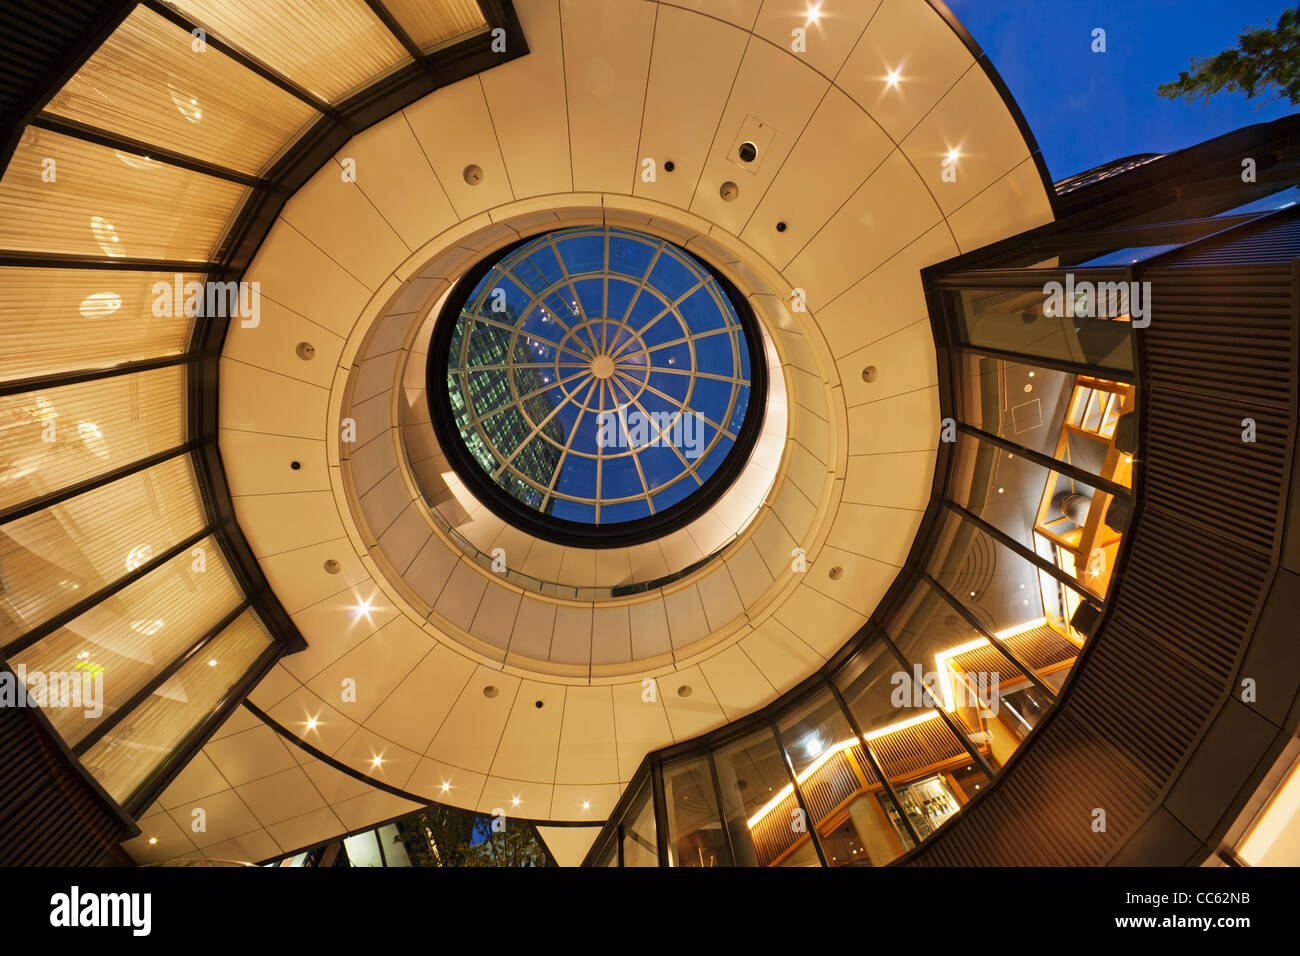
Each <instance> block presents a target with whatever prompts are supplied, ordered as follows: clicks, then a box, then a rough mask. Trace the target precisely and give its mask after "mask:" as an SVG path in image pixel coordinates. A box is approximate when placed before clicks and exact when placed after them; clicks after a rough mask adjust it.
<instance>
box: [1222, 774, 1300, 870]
mask: <svg viewBox="0 0 1300 956" xmlns="http://www.w3.org/2000/svg"><path fill="white" fill-rule="evenodd" d="M1297 815H1300V763H1297V764H1296V766H1295V767H1293V768H1292V769H1291V774H1290V775H1289V776H1288V777H1287V779H1286V782H1285V783H1284V784H1282V786H1281V787H1279V788H1278V791H1277V794H1276V795H1275V796H1274V797H1273V799H1272V800H1270V801H1269V804H1268V808H1267V809H1266V810H1265V811H1264V812H1263V813H1262V814H1261V815H1260V817H1259V820H1258V821H1257V822H1256V823H1255V825H1254V826H1253V827H1251V829H1250V832H1249V833H1248V834H1247V835H1246V839H1245V840H1243V841H1242V842H1241V847H1240V849H1238V850H1237V855H1238V856H1239V857H1241V858H1242V859H1243V860H1245V861H1246V862H1247V863H1249V864H1250V865H1251V866H1268V865H1270V863H1269V861H1268V860H1267V859H1266V856H1267V854H1268V853H1269V851H1270V850H1273V849H1274V848H1275V847H1276V849H1278V850H1279V851H1283V852H1285V851H1286V849H1287V847H1288V846H1290V847H1291V848H1292V850H1293V849H1294V847H1295V844H1296V841H1295V838H1294V836H1292V835H1291V834H1292V833H1293V831H1292V830H1291V824H1292V822H1293V821H1294V820H1295V818H1296V817H1297ZM1279 862H1281V861H1279ZM1288 862H1289V861H1288ZM1273 865H1276V864H1273Z"/></svg>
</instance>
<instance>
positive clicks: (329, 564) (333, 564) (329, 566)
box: [325, 558, 343, 574]
mask: <svg viewBox="0 0 1300 956" xmlns="http://www.w3.org/2000/svg"><path fill="white" fill-rule="evenodd" d="M342 570H343V565H341V564H339V563H338V562H337V561H335V560H334V559H333V558H330V559H329V560H328V561H326V562H325V573H326V574H338V573H339V572H340V571H342Z"/></svg>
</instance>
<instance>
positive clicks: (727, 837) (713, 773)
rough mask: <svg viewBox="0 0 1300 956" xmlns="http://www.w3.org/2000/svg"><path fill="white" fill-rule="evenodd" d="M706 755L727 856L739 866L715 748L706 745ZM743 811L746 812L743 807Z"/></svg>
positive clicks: (733, 863) (732, 864)
mask: <svg viewBox="0 0 1300 956" xmlns="http://www.w3.org/2000/svg"><path fill="white" fill-rule="evenodd" d="M704 756H705V758H706V759H707V760H708V762H709V778H710V779H711V780H712V781H713V799H714V800H715V801H716V802H715V803H714V807H715V808H716V811H717V814H718V823H719V824H720V825H721V827H722V839H723V841H724V842H725V843H726V845H727V856H728V858H729V859H730V861H731V862H730V865H731V866H739V865H740V864H739V862H737V861H738V860H739V859H740V858H739V857H738V856H737V855H736V844H735V840H734V839H733V838H732V836H731V826H730V825H729V824H728V823H727V809H726V805H725V804H724V803H723V802H722V783H721V782H720V781H719V780H718V765H717V762H716V761H714V759H713V748H712V747H705V748H704ZM741 812H742V813H743V812H744V808H743V807H742V808H741Z"/></svg>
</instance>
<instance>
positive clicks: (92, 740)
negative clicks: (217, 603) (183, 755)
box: [72, 596, 252, 757]
mask: <svg viewBox="0 0 1300 956" xmlns="http://www.w3.org/2000/svg"><path fill="white" fill-rule="evenodd" d="M251 606H252V600H251V599H250V598H248V597H247V596H245V597H244V598H242V599H241V600H240V601H239V602H238V603H237V604H236V605H235V607H234V609H233V610H231V611H230V612H229V613H227V614H226V615H224V616H223V617H222V618H221V619H220V620H219V621H217V623H216V624H215V625H213V626H212V627H211V628H209V629H208V630H207V632H206V633H204V634H203V635H202V636H201V637H199V639H198V640H197V641H195V642H194V643H193V644H191V645H190V646H189V647H188V648H187V649H185V650H184V651H182V652H181V653H180V654H179V655H178V656H177V657H176V659H175V660H173V661H172V662H171V663H170V664H168V665H167V666H166V667H164V668H163V669H162V670H160V671H158V673H156V674H155V675H154V676H153V677H151V678H150V679H149V680H148V682H146V683H145V685H144V686H143V687H141V688H140V689H139V690H138V691H136V692H135V693H134V694H132V695H131V697H130V698H129V699H128V700H126V701H125V702H124V703H123V704H122V705H121V706H120V707H118V708H117V709H116V710H114V711H113V713H111V714H109V715H108V716H107V717H105V718H104V719H102V720H101V721H99V723H97V724H96V725H95V726H94V727H93V728H92V729H91V731H90V733H88V734H86V736H85V737H83V738H82V739H81V740H80V741H78V742H77V743H76V744H75V745H74V746H73V748H72V752H73V753H75V754H76V755H77V756H78V757H84V756H85V755H86V752H87V751H89V750H90V748H91V747H93V746H95V744H97V743H99V741H100V740H101V739H102V738H103V737H105V736H107V735H108V734H109V733H110V732H111V731H112V730H113V728H115V727H116V726H117V725H118V724H120V723H121V722H122V721H123V720H125V719H126V718H127V717H129V716H130V715H131V714H132V712H134V711H135V709H136V708H137V707H139V706H140V705H141V704H143V703H144V702H145V701H146V700H148V699H149V697H150V696H151V695H152V694H153V693H154V692H155V691H156V690H158V688H160V687H162V685H163V684H165V683H167V681H168V680H170V679H171V678H172V677H173V676H174V675H175V674H176V672H177V671H179V670H180V669H181V668H182V667H183V666H185V664H187V663H188V662H189V661H190V660H192V659H193V658H194V657H195V656H196V655H197V654H198V653H199V652H200V651H202V650H203V649H204V648H205V647H207V646H208V645H209V644H211V643H212V642H213V641H214V640H216V639H217V638H218V637H220V636H221V633H222V631H224V630H225V629H226V628H227V627H229V626H230V625H231V624H233V623H234V622H235V621H236V620H238V619H239V616H240V615H241V614H243V613H244V612H245V611H247V610H248V609H249V607H251Z"/></svg>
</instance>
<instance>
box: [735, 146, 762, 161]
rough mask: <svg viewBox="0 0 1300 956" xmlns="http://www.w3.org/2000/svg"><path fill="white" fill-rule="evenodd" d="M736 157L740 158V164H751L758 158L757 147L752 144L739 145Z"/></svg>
mask: <svg viewBox="0 0 1300 956" xmlns="http://www.w3.org/2000/svg"><path fill="white" fill-rule="evenodd" d="M736 155H738V156H739V157H740V161H741V162H742V163H752V162H753V161H754V160H755V159H757V158H758V147H757V146H755V145H754V144H753V143H748V142H746V143H741V144H740V149H738V150H737V151H736Z"/></svg>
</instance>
